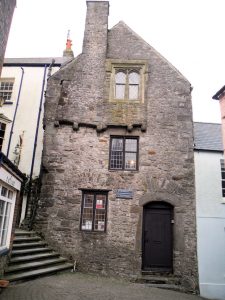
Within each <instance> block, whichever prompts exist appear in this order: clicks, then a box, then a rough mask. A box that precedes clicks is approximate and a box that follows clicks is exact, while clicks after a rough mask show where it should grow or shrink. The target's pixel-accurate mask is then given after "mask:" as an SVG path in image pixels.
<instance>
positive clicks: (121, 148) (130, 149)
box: [109, 136, 138, 171]
mask: <svg viewBox="0 0 225 300" xmlns="http://www.w3.org/2000/svg"><path fill="white" fill-rule="evenodd" d="M109 169H111V170H130V171H135V170H137V169H138V138H137V137H121V136H117V137H111V142H110V158H109Z"/></svg>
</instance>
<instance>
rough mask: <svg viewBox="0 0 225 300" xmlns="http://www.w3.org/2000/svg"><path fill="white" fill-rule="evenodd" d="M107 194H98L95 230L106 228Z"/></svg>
mask: <svg viewBox="0 0 225 300" xmlns="http://www.w3.org/2000/svg"><path fill="white" fill-rule="evenodd" d="M105 208H106V195H96V210H95V226H94V230H95V231H104V230H105V215H106V210H105Z"/></svg>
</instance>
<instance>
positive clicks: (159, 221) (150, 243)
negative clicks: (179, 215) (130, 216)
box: [142, 202, 173, 272]
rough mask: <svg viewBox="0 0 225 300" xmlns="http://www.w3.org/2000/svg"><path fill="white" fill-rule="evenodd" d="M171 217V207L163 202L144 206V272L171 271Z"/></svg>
mask: <svg viewBox="0 0 225 300" xmlns="http://www.w3.org/2000/svg"><path fill="white" fill-rule="evenodd" d="M172 215H173V209H172V206H171V205H169V204H167V203H164V202H160V203H157V202H152V203H149V204H147V205H146V206H144V215H143V216H144V220H143V260H142V263H143V269H144V270H153V271H154V270H157V271H166V272H171V271H172V254H173V251H172Z"/></svg>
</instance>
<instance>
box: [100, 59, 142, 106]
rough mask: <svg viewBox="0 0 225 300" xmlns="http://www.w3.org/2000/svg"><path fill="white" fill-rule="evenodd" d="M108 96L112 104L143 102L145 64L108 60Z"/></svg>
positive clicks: (135, 61)
mask: <svg viewBox="0 0 225 300" xmlns="http://www.w3.org/2000/svg"><path fill="white" fill-rule="evenodd" d="M106 65H107V72H108V73H109V74H110V95H109V100H110V101H112V102H115V101H117V102H129V103H143V102H144V87H145V74H146V69H147V67H146V66H147V64H146V62H145V61H142V60H126V61H120V60H108V61H107V64H106Z"/></svg>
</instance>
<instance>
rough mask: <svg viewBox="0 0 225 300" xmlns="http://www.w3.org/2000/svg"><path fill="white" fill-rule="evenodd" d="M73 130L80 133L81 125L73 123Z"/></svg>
mask: <svg viewBox="0 0 225 300" xmlns="http://www.w3.org/2000/svg"><path fill="white" fill-rule="evenodd" d="M73 130H74V131H78V130H79V124H78V123H77V122H73Z"/></svg>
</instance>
